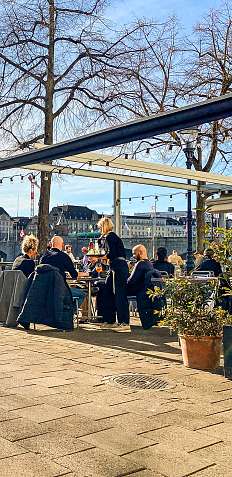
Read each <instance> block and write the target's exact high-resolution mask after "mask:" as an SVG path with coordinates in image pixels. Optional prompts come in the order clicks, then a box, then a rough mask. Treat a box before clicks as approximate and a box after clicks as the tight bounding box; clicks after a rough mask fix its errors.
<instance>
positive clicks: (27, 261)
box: [12, 235, 39, 277]
mask: <svg viewBox="0 0 232 477" xmlns="http://www.w3.org/2000/svg"><path fill="white" fill-rule="evenodd" d="M38 244H39V241H38V239H37V238H36V237H34V235H25V237H24V239H23V241H22V245H21V249H22V255H19V256H18V257H16V259H15V261H14V263H13V265H12V270H21V271H22V272H23V273H24V275H25V277H29V276H30V274H31V273H32V272H34V270H35V262H34V260H33V259H34V258H35V257H36V255H37V250H38Z"/></svg>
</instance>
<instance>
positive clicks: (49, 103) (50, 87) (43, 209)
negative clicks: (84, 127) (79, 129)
mask: <svg viewBox="0 0 232 477" xmlns="http://www.w3.org/2000/svg"><path fill="white" fill-rule="evenodd" d="M54 2H55V0H49V49H48V68H47V80H46V98H45V124H44V144H48V145H49V144H53V121H54V118H53V97H54V56H55V55H54V53H55V50H54V38H55V5H54ZM51 176H52V175H51V173H44V172H42V173H41V189H40V199H39V213H38V238H39V252H40V253H41V252H44V251H45V250H46V248H47V242H48V216H49V204H50V191H51Z"/></svg>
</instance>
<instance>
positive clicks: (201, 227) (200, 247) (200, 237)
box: [196, 192, 205, 253]
mask: <svg viewBox="0 0 232 477" xmlns="http://www.w3.org/2000/svg"><path fill="white" fill-rule="evenodd" d="M196 195H197V196H196V199H197V200H196V222H197V223H196V229H197V251H198V252H199V253H202V252H203V251H204V245H205V197H202V192H197V194H196Z"/></svg>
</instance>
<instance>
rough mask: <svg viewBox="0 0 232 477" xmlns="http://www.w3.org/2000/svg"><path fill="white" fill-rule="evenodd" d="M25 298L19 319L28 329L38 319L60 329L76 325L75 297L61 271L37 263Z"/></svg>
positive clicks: (69, 328)
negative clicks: (74, 314)
mask: <svg viewBox="0 0 232 477" xmlns="http://www.w3.org/2000/svg"><path fill="white" fill-rule="evenodd" d="M25 295H26V298H25V301H24V305H23V308H22V311H21V313H20V314H19V316H18V320H17V323H18V324H20V325H22V326H23V327H24V328H25V329H26V330H28V329H29V328H30V323H31V322H32V323H38V324H43V325H47V326H51V327H53V328H58V329H61V330H69V331H70V330H72V329H73V301H72V295H71V292H70V289H69V287H68V286H67V285H66V283H65V281H64V279H63V277H62V275H61V273H60V271H59V270H58V268H56V267H52V266H51V265H38V266H37V267H36V269H35V271H34V272H33V274H31V275H30V278H29V279H28V285H27V290H26V293H25Z"/></svg>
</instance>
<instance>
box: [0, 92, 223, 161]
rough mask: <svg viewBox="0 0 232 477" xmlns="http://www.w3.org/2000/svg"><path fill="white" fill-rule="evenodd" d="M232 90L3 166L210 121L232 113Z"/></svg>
mask: <svg viewBox="0 0 232 477" xmlns="http://www.w3.org/2000/svg"><path fill="white" fill-rule="evenodd" d="M231 111H232V94H228V95H225V96H221V97H220V98H214V99H211V100H208V101H204V102H201V103H197V104H193V105H191V106H186V107H183V108H179V109H177V110H174V111H170V112H167V113H160V114H156V115H152V116H149V117H146V118H142V119H138V120H136V121H130V122H127V123H125V124H123V125H120V126H115V127H113V128H108V129H103V130H101V131H97V132H94V133H91V134H87V135H84V136H81V137H79V138H76V139H73V140H71V141H66V142H63V143H60V144H56V145H53V146H50V147H46V148H44V149H41V150H39V151H36V152H27V153H24V154H20V155H16V156H13V157H12V158H10V159H2V160H1V161H0V170H4V169H11V168H13V167H21V166H23V165H26V164H36V163H38V162H46V161H49V160H50V161H52V160H55V159H62V158H64V157H66V156H68V155H71V154H80V153H83V152H90V151H94V150H99V149H104V148H107V147H112V146H117V145H120V144H126V143H128V142H132V141H138V140H142V139H145V138H148V137H152V136H158V135H160V134H164V133H168V132H171V131H177V130H179V129H187V128H191V127H193V126H198V125H200V124H204V123H207V122H211V121H215V120H218V119H222V118H227V117H229V116H231Z"/></svg>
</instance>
